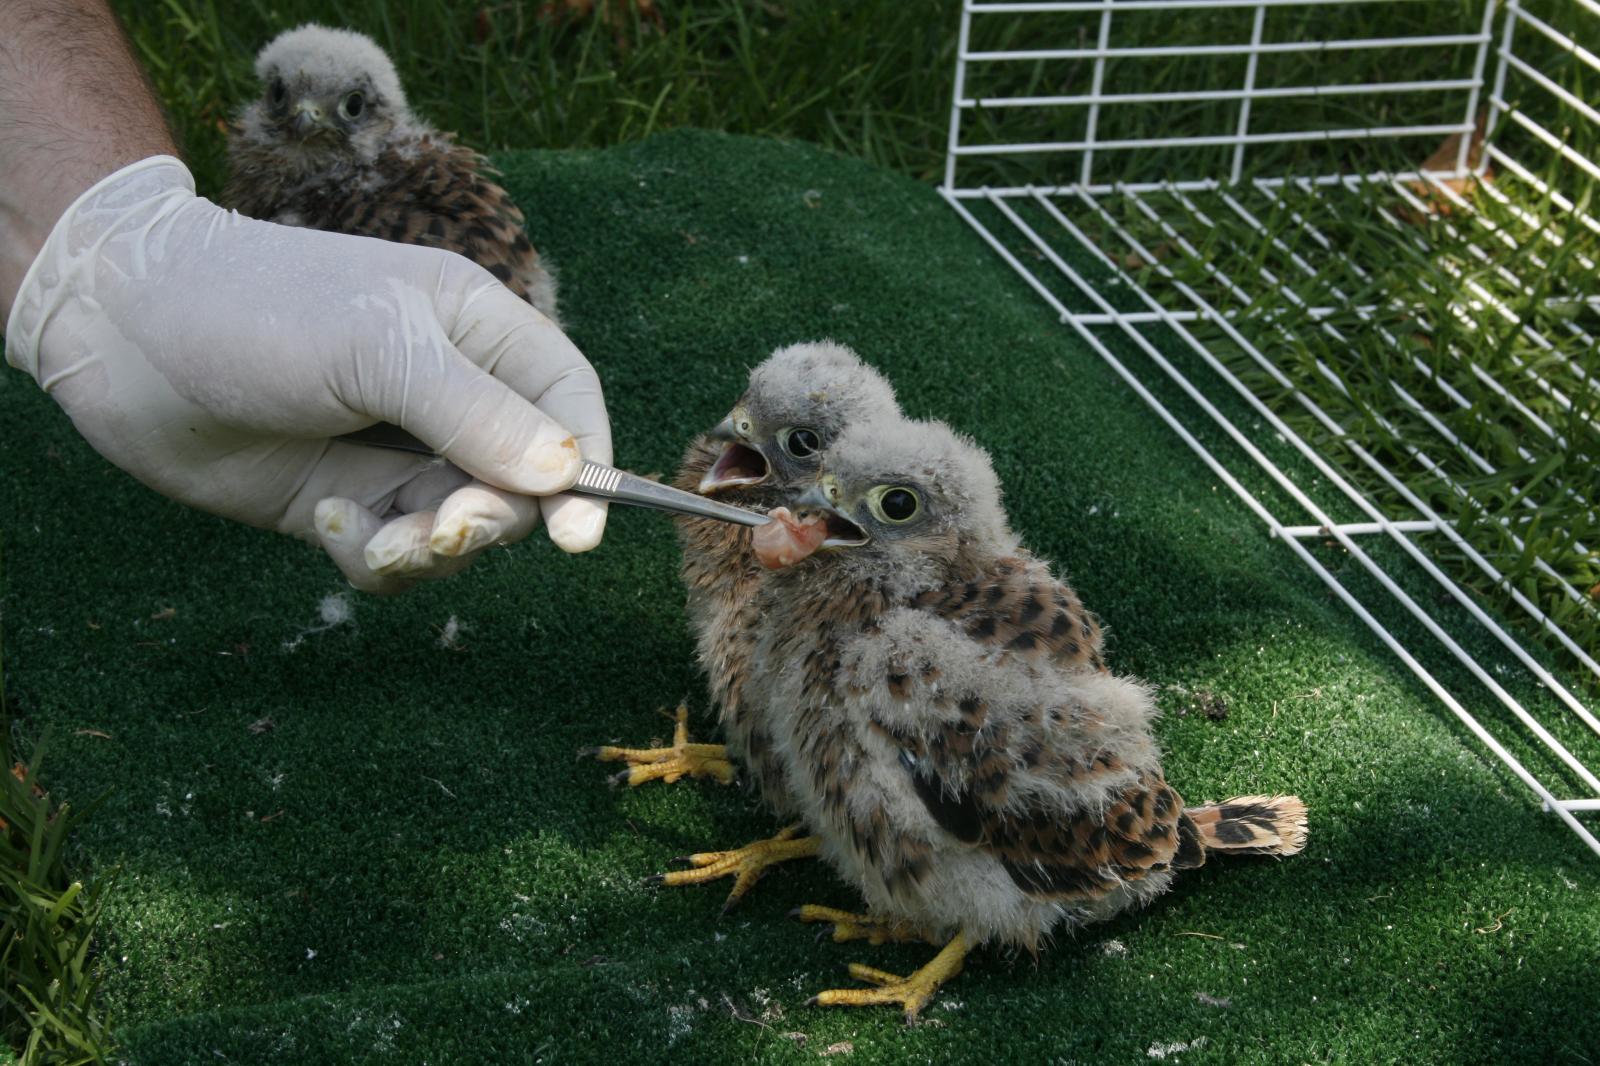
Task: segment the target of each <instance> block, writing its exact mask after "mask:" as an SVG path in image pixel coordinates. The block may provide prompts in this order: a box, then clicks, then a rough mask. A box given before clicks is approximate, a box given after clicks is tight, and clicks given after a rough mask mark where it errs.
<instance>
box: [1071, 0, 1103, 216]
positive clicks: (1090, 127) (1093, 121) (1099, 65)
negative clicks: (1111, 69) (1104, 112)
mask: <svg viewBox="0 0 1600 1066" xmlns="http://www.w3.org/2000/svg"><path fill="white" fill-rule="evenodd" d="M1110 44H1111V5H1110V4H1107V5H1106V6H1105V7H1104V9H1102V10H1101V12H1100V43H1099V47H1100V51H1102V52H1104V51H1105V50H1106V48H1107V47H1109V46H1110ZM1105 79H1106V61H1105V58H1104V57H1103V56H1102V57H1101V58H1099V59H1096V60H1095V61H1094V75H1093V80H1092V83H1091V84H1090V86H1089V92H1090V98H1091V103H1090V104H1089V117H1088V121H1087V122H1086V123H1085V126H1084V139H1085V140H1087V141H1088V142H1089V143H1090V144H1093V143H1094V135H1095V129H1096V127H1098V126H1099V124H1100V100H1099V99H1098V97H1099V96H1100V90H1101V89H1102V88H1104V86H1105ZM1093 170H1094V149H1093V148H1090V149H1089V150H1088V151H1086V152H1084V153H1083V171H1082V174H1081V176H1080V177H1079V178H1078V181H1079V182H1081V183H1082V184H1084V185H1087V184H1089V175H1090V174H1091V173H1092V172H1093Z"/></svg>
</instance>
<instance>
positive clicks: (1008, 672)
mask: <svg viewBox="0 0 1600 1066" xmlns="http://www.w3.org/2000/svg"><path fill="white" fill-rule="evenodd" d="M899 490H903V491H904V492H906V493H910V494H911V495H912V496H914V497H915V499H916V500H917V501H919V509H918V510H917V511H915V512H914V513H913V515H912V517H911V518H907V519H903V520H902V519H901V518H898V517H891V516H890V515H889V514H888V513H887V512H886V511H885V510H883V507H882V503H881V501H882V500H884V499H885V498H886V496H885V494H886V493H889V492H891V491H899ZM805 500H811V501H813V502H814V505H816V506H821V507H824V508H825V509H827V510H831V511H832V512H833V514H834V515H836V516H837V519H838V520H841V521H844V522H847V523H853V525H854V527H855V529H856V530H857V532H860V533H861V534H862V538H863V539H864V540H865V543H863V544H861V545H860V546H857V547H840V548H836V549H832V550H829V549H824V550H823V551H821V552H818V553H817V554H816V555H815V556H814V557H812V558H809V559H806V560H804V561H802V562H800V563H798V564H796V565H794V566H792V567H790V568H788V569H786V570H782V571H778V572H777V573H776V574H774V575H772V576H771V577H769V578H768V579H766V580H765V581H764V582H762V583H761V585H760V586H759V588H758V593H759V601H758V603H757V605H756V608H755V610H754V611H753V612H752V617H754V618H755V619H757V624H758V625H759V626H760V637H759V639H758V640H757V642H756V645H755V648H754V651H753V654H752V657H751V660H750V661H751V664H752V665H751V672H750V676H749V679H748V681H747V683H746V685H745V688H744V691H743V693H742V697H741V698H742V700H743V702H744V704H745V705H746V707H747V708H749V710H750V713H751V714H753V715H756V716H758V717H759V718H760V719H761V721H762V727H763V728H765V729H766V730H768V731H769V732H770V733H771V735H772V739H773V742H774V745H775V748H776V750H777V752H778V757H779V758H780V759H781V760H782V761H783V762H784V763H785V764H786V766H787V773H786V774H785V775H784V780H785V781H786V782H787V783H789V785H790V786H791V787H792V788H794V789H795V792H796V795H795V796H794V797H793V799H792V802H793V804H794V805H795V806H796V807H798V808H799V809H800V810H802V811H804V812H806V814H805V817H806V821H807V824H809V825H810V826H811V827H812V829H813V831H814V832H815V833H817V834H818V835H819V836H820V837H821V838H822V849H821V853H822V855H823V857H824V858H825V859H827V860H828V861H829V862H830V863H831V864H832V865H833V866H834V867H835V868H836V869H837V870H838V871H839V872H840V873H841V875H843V876H844V878H845V879H846V880H847V881H848V882H850V883H851V884H853V885H855V886H856V887H858V888H859V889H860V890H861V892H862V894H863V896H864V897H865V899H866V901H867V903H868V908H869V912H870V913H871V914H873V915H876V916H879V917H880V918H881V919H883V920H884V921H892V922H897V923H908V924H909V925H911V926H913V927H916V928H920V929H922V930H924V931H926V932H927V933H928V934H929V935H930V936H932V937H936V938H944V937H954V938H955V939H953V940H952V941H951V945H952V947H960V948H961V950H962V951H964V950H965V947H966V946H971V945H975V944H978V943H982V942H984V941H988V940H998V941H1002V942H1006V943H1011V944H1017V945H1021V946H1023V947H1026V948H1029V949H1030V950H1031V949H1037V948H1038V947H1039V946H1040V944H1041V943H1042V942H1043V940H1044V938H1045V937H1046V936H1048V935H1049V934H1050V932H1051V931H1052V930H1053V929H1056V928H1061V927H1064V928H1071V927H1074V926H1076V925H1080V924H1082V923H1084V922H1087V921H1092V920H1097V919H1102V918H1105V917H1108V916H1110V915H1112V914H1115V913H1116V912H1118V911H1120V910H1123V909H1125V908H1127V907H1130V906H1133V905H1136V904H1139V903H1141V902H1144V901H1147V900H1149V899H1151V898H1153V897H1154V896H1156V895H1158V894H1159V893H1160V892H1162V891H1163V890H1165V889H1166V888H1167V887H1168V885H1169V884H1170V883H1171V880H1172V878H1173V875H1174V873H1175V872H1177V871H1179V870H1183V869H1188V868H1193V867H1196V866H1199V865H1201V864H1202V863H1204V862H1205V860H1206V855H1207V852H1208V851H1209V850H1218V849H1221V850H1235V851H1256V852H1260V853H1271V854H1288V853H1292V852H1293V851H1296V850H1298V849H1299V848H1300V847H1301V846H1302V844H1303V837H1304V809H1303V807H1302V806H1301V805H1300V804H1299V801H1298V800H1294V799H1293V798H1292V797H1245V798H1244V799H1241V800H1236V801H1230V802H1229V803H1228V804H1223V805H1217V806H1212V807H1200V808H1193V809H1190V808H1187V807H1186V805H1185V803H1184V800H1183V798H1182V797H1181V796H1180V795H1179V794H1178V793H1177V791H1176V790H1174V789H1173V788H1172V786H1171V785H1170V784H1168V782H1167V780H1166V778H1165V775H1164V773H1163V770H1162V767H1161V759H1160V753H1159V751H1158V749H1157V747H1156V744H1155V740H1154V738H1153V735H1152V732H1151V722H1152V720H1153V719H1154V717H1155V713H1156V710H1155V705H1154V702H1153V700H1152V699H1151V698H1150V694H1149V691H1148V689H1147V688H1146V687H1145V686H1143V685H1142V684H1140V683H1139V682H1137V681H1134V680H1132V679H1128V678H1124V677H1118V676H1116V675H1114V674H1113V673H1111V672H1110V671H1109V670H1108V669H1107V668H1106V665H1105V663H1104V660H1103V648H1102V640H1101V632H1100V626H1099V623H1098V622H1097V621H1096V620H1095V618H1094V617H1093V615H1091V614H1090V613H1089V611H1088V610H1087V609H1086V608H1085V607H1084V606H1083V604H1082V603H1081V601H1080V600H1079V598H1078V596H1077V594H1076V593H1075V592H1074V591H1073V590H1072V589H1071V588H1070V587H1069V586H1068V585H1066V584H1065V583H1064V582H1062V581H1060V580H1058V579H1057V578H1056V577H1054V576H1053V575H1052V574H1051V572H1050V568H1049V567H1048V565H1047V564H1046V563H1045V562H1044V561H1043V560H1041V559H1039V558H1037V557H1035V556H1033V555H1031V554H1030V553H1029V552H1027V551H1026V550H1025V549H1023V548H1022V547H1021V546H1020V545H1019V544H1018V542H1017V539H1016V537H1015V536H1014V534H1012V533H1011V531H1010V529H1009V527H1008V524H1007V522H1006V520H1005V515H1004V512H1003V510H1002V509H1001V507H1000V497H999V486H998V483H997V482H996V481H995V479H994V475H993V472H992V470H991V469H990V468H989V463H988V457H987V456H986V455H984V453H983V452H982V451H981V450H979V449H977V448H976V446H974V445H972V444H971V442H969V441H966V440H965V439H964V438H961V437H959V436H958V435H956V434H954V433H951V432H950V431H949V430H948V429H945V428H944V427H942V426H939V425H937V424H923V423H912V422H905V423H902V424H899V425H882V424H875V425H872V426H869V427H864V428H859V429H852V430H851V431H848V432H847V433H846V434H845V435H844V436H843V438H842V439H841V440H840V441H839V442H838V443H837V444H836V445H835V447H834V448H833V449H831V450H830V451H829V453H828V454H827V456H826V457H825V460H824V464H823V476H822V477H821V479H820V480H819V481H818V483H817V487H816V488H815V489H814V490H813V492H812V493H811V494H810V495H808V496H807V497H805V498H804V499H802V501H801V503H804V502H805ZM874 501H879V502H877V503H875V502H874ZM902 504H903V501H902ZM830 521H832V520H830ZM830 528H832V527H830ZM951 950H952V949H951V948H947V952H948V951H951ZM959 955H960V952H959V951H958V952H955V954H953V955H951V956H949V957H945V956H944V955H943V954H942V955H941V958H942V959H943V960H944V961H943V962H942V963H941V970H940V972H941V973H942V974H944V975H945V976H948V974H949V973H950V972H952V971H951V970H950V966H951V959H955V960H956V961H955V963H954V965H955V966H956V967H957V968H959ZM880 976H882V975H880ZM940 979H941V980H942V979H943V978H942V977H941V978H940ZM872 980H874V981H876V982H878V983H880V984H883V983H884V982H883V981H881V980H879V978H878V977H874V978H872ZM898 980H899V979H895V981H894V982H889V983H891V984H894V983H896V982H898ZM908 980H909V979H908ZM926 985H927V981H926V980H924V981H923V982H922V983H921V984H920V985H918V990H917V991H916V992H915V995H913V994H912V993H910V992H906V991H905V988H901V989H900V992H897V993H896V995H902V994H903V995H904V996H908V997H910V998H901V999H897V1000H896V1001H897V1002H903V1003H905V1005H906V1008H907V1010H908V1013H912V1014H914V1013H915V1009H917V1006H918V1005H919V1004H920V1003H921V1002H924V1001H925V999H919V998H918V997H921V996H923V995H924V993H926V992H927V988H926V987H925V986H926ZM896 987H900V986H899V985H897V986H896ZM907 987H909V986H907ZM884 995H887V993H880V992H874V993H873V994H872V996H876V997H878V998H872V996H868V997H866V998H849V997H846V996H844V994H843V993H840V994H838V995H836V996H835V998H833V999H832V1000H829V1001H831V1002H883V1001H884V999H883V996H884Z"/></svg>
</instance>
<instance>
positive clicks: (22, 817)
mask: <svg viewBox="0 0 1600 1066" xmlns="http://www.w3.org/2000/svg"><path fill="white" fill-rule="evenodd" d="M43 755H44V746H43V745H42V744H40V745H35V747H34V749H33V753H32V757H31V758H30V759H29V760H28V761H27V762H23V761H22V760H20V759H18V758H17V756H16V748H15V747H14V740H13V737H12V722H11V718H10V714H9V711H8V709H7V704H6V702H5V679H4V674H3V672H0V1035H3V1038H4V1041H5V1043H6V1044H7V1045H9V1046H10V1047H11V1048H13V1049H15V1050H16V1051H17V1053H18V1056H19V1059H18V1061H20V1062H21V1063H23V1064H24V1066H43V1064H46V1063H48V1064H50V1066H87V1064H92V1063H100V1062H104V1061H106V1060H107V1057H108V1056H109V1055H110V1054H111V1052H112V1051H113V1049H114V1047H115V1045H114V1042H113V1038H112V1035H111V1031H110V1028H109V1024H108V1022H107V1019H106V1017H105V1014H104V1012H103V1005H102V1004H101V1003H100V1002H99V1000H98V995H99V990H100V984H101V980H100V968H99V963H98V959H97V958H96V955H95V953H94V952H95V948H96V947H97V945H96V944H95V940H94V935H95V927H96V925H97V924H98V922H99V920H100V916H101V914H102V912H103V911H104V908H105V903H106V894H107V892H108V891H109V890H110V885H111V882H110V880H109V878H103V879H100V880H98V881H96V882H95V883H93V884H91V885H89V886H88V887H85V885H84V883H83V882H82V881H80V880H77V879H75V877H74V875H73V873H71V872H69V869H70V867H69V863H68V853H69V850H70V849H71V848H72V846H73V842H74V833H75V832H76V831H77V829H78V828H79V826H80V824H81V823H82V822H83V821H84V819H86V818H87V817H88V816H89V814H90V813H91V812H92V810H93V808H94V807H95V806H96V804H95V803H91V804H89V805H88V806H87V807H85V808H84V809H82V810H73V809H72V805H71V804H67V803H63V804H56V803H54V802H52V801H51V799H50V796H49V794H48V793H47V792H45V791H44V790H43V789H41V788H40V787H39V784H38V782H39V780H40V777H39V769H40V766H41V763H42V760H43Z"/></svg>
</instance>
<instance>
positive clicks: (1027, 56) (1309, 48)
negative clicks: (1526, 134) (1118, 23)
mask: <svg viewBox="0 0 1600 1066" xmlns="http://www.w3.org/2000/svg"><path fill="white" fill-rule="evenodd" d="M1252 6H1254V5H1252ZM1120 7H1121V5H1120V4H1119V5H1118V8H1119V9H1120ZM1096 10H1098V8H1097V9H1096ZM1482 40H1484V36H1483V34H1481V33H1447V34H1437V35H1434V36H1428V37H1353V38H1347V39H1342V40H1327V41H1264V42H1262V43H1260V44H1256V45H1248V44H1196V45H1187V44H1155V45H1143V46H1133V47H1127V48H1028V49H1010V50H1004V51H998V52H970V51H966V50H963V51H962V52H961V53H960V57H961V58H962V59H964V60H966V61H967V62H969V63H1011V62H1019V61H1033V60H1039V59H1163V58H1166V59H1170V58H1173V57H1177V56H1244V55H1252V54H1259V55H1295V54H1299V53H1303V52H1360V51H1374V50H1381V51H1385V52H1386V51H1388V50H1389V49H1391V48H1441V47H1447V46H1449V45H1457V44H1477V43H1479V42H1480V41H1482ZM1452 128H1453V127H1452Z"/></svg>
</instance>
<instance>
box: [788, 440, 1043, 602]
mask: <svg viewBox="0 0 1600 1066" xmlns="http://www.w3.org/2000/svg"><path fill="white" fill-rule="evenodd" d="M812 493H813V500H818V501H819V502H820V499H822V498H825V499H826V500H827V501H828V502H829V504H831V509H832V510H833V511H834V512H835V516H836V517H834V518H830V532H833V533H835V535H836V538H837V539H838V540H841V541H848V540H859V539H861V537H860V536H859V535H858V533H857V531H856V530H851V529H849V528H848V526H847V525H846V524H845V523H841V522H838V520H837V519H838V518H839V517H842V518H845V519H847V520H848V522H850V523H854V525H855V526H856V527H858V530H859V534H864V536H865V542H864V543H860V544H857V545H854V546H841V547H836V548H832V549H825V550H824V551H822V552H820V553H819V554H818V559H819V560H821V562H820V563H819V565H822V566H829V565H840V566H844V567H846V568H848V569H849V571H850V572H851V580H853V581H862V580H879V581H882V582H884V583H886V584H887V585H889V586H890V587H891V588H897V589H900V590H901V591H904V592H913V591H920V590H921V589H924V588H929V587H934V586H936V585H939V584H941V583H944V582H946V581H948V580H950V579H951V578H952V577H953V576H956V575H957V574H959V573H961V572H963V571H965V570H967V569H971V568H974V567H982V566H983V565H984V564H986V563H988V562H991V561H993V560H994V559H997V558H1000V557H1001V556H1004V555H1009V554H1011V553H1013V552H1015V551H1016V550H1017V538H1016V535H1015V534H1014V533H1012V532H1011V528H1010V526H1009V524H1008V523H1007V521H1006V514H1005V509H1004V507H1003V506H1002V505H1001V498H1000V479H999V478H997V477H996V476H995V472H994V466H993V464H992V463H991V462H990V460H989V454H988V453H987V452H985V451H984V450H983V449H982V448H980V447H978V445H977V444H975V443H973V441H972V440H971V439H969V438H968V437H965V436H963V435H962V434H960V433H957V432H956V431H955V430H953V429H951V428H950V427H949V426H947V425H945V424H944V423H943V422H919V421H915V420H912V419H897V420H877V421H870V422H860V423H856V424H854V425H852V426H851V427H850V428H849V429H847V430H845V432H844V434H843V435H842V436H841V437H840V438H839V440H838V441H837V442H836V443H835V444H834V445H833V447H832V448H831V449H829V451H828V454H827V455H826V457H825V458H824V460H823V463H822V472H821V475H820V477H819V479H818V481H817V482H816V485H815V486H814V488H813V490H812Z"/></svg>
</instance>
